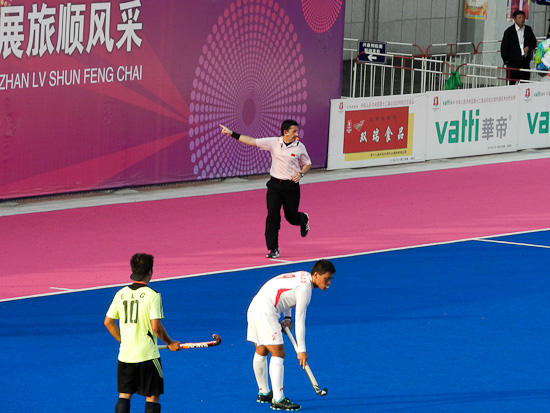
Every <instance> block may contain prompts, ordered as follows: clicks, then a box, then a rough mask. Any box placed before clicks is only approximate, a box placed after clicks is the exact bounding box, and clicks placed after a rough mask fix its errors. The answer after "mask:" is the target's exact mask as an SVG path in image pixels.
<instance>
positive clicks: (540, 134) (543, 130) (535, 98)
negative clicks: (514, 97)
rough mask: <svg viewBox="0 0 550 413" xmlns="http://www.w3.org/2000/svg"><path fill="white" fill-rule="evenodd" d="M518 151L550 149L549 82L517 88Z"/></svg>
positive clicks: (521, 85)
mask: <svg viewBox="0 0 550 413" xmlns="http://www.w3.org/2000/svg"><path fill="white" fill-rule="evenodd" d="M518 87H519V90H520V92H519V95H520V100H519V105H518V106H519V113H520V117H519V133H518V149H527V148H548V147H550V133H549V126H550V82H539V83H529V84H525V83H522V84H520V85H519V86H518Z"/></svg>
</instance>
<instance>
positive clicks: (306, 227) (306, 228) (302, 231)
mask: <svg viewBox="0 0 550 413" xmlns="http://www.w3.org/2000/svg"><path fill="white" fill-rule="evenodd" d="M304 215H305V216H306V219H307V221H306V222H305V224H301V225H300V234H301V235H302V237H305V236H306V235H307V233H308V232H309V215H308V214H306V213H305V212H304Z"/></svg>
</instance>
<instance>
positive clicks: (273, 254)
mask: <svg viewBox="0 0 550 413" xmlns="http://www.w3.org/2000/svg"><path fill="white" fill-rule="evenodd" d="M278 256H279V249H278V248H273V249H272V250H271V251H269V254H267V255H266V257H267V258H277V257H278Z"/></svg>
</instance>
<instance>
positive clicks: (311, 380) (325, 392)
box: [285, 327, 328, 396]
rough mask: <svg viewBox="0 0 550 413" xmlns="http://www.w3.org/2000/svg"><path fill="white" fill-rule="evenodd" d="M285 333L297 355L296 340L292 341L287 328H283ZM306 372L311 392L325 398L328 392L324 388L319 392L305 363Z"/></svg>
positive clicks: (319, 389) (292, 337)
mask: <svg viewBox="0 0 550 413" xmlns="http://www.w3.org/2000/svg"><path fill="white" fill-rule="evenodd" d="M285 333H286V335H287V336H288V338H289V339H290V342H291V343H292V346H293V347H294V351H296V354H298V345H297V344H296V340H294V336H293V335H292V333H291V332H290V329H289V328H288V327H285ZM304 369H305V370H306V373H307V376H308V377H309V381H310V382H311V385H312V386H313V390H315V393H317V394H318V395H319V396H326V394H327V393H328V390H327V389H326V388H325V389H323V390H321V388H320V387H319V385H318V384H317V380H315V376H314V375H313V372H312V371H311V369H310V368H309V364H307V362H306V366H305V367H304Z"/></svg>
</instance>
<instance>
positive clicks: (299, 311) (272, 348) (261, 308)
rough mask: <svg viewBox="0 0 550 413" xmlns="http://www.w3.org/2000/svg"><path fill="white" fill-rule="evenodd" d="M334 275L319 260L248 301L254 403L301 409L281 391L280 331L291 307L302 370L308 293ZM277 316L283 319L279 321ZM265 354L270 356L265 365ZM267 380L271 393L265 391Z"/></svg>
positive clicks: (271, 282)
mask: <svg viewBox="0 0 550 413" xmlns="http://www.w3.org/2000/svg"><path fill="white" fill-rule="evenodd" d="M335 272H336V270H335V268H334V265H333V264H332V263H331V262H330V261H329V260H325V259H323V260H320V261H317V262H316V263H315V264H314V265H313V268H312V269H311V273H309V272H307V271H297V272H293V273H288V274H281V275H278V276H277V277H274V278H272V279H270V280H269V281H267V282H266V283H265V284H264V285H263V286H262V287H261V288H260V291H258V293H257V294H256V296H255V297H254V298H253V299H252V302H251V303H250V306H249V307H248V312H247V321H248V331H247V340H248V341H251V342H253V343H254V345H255V346H256V352H255V353H254V359H253V362H252V366H253V369H254V375H255V376H256V382H257V383H258V398H257V401H258V403H271V408H272V409H273V410H287V411H294V410H300V408H301V406H300V405H298V404H295V403H292V402H291V401H290V400H289V399H288V398H287V397H285V395H284V391H283V379H284V357H285V347H284V340H283V335H282V332H283V330H284V328H285V327H288V328H291V327H292V308H295V310H294V323H295V334H296V342H297V349H296V352H297V358H298V361H299V363H300V365H301V366H302V367H303V368H305V366H306V363H307V352H306V342H305V337H306V331H305V321H306V311H307V307H308V305H309V302H310V300H311V293H312V290H313V289H315V288H319V289H320V290H321V291H324V290H326V289H327V288H329V286H330V283H331V281H332V278H333V276H334V273H335ZM281 314H283V315H284V319H283V320H282V321H280V322H279V319H280V317H281ZM268 354H271V359H270V361H269V363H268V360H267V356H268ZM269 378H271V386H272V389H273V391H270V390H269Z"/></svg>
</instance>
